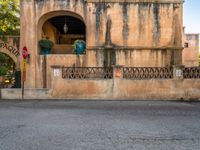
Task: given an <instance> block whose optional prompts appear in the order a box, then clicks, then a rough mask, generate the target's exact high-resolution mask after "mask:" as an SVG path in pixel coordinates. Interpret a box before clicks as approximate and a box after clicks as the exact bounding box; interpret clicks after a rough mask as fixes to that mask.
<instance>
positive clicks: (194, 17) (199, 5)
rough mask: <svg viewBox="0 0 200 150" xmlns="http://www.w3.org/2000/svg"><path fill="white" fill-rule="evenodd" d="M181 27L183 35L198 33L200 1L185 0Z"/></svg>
mask: <svg viewBox="0 0 200 150" xmlns="http://www.w3.org/2000/svg"><path fill="white" fill-rule="evenodd" d="M183 25H184V26H185V33H200V0H185V3H184V9H183Z"/></svg>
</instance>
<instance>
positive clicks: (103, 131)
mask: <svg viewBox="0 0 200 150" xmlns="http://www.w3.org/2000/svg"><path fill="white" fill-rule="evenodd" d="M132 149H134V150H200V103H195V102H193V103H184V102H159V101H142V102H141V101H140V102H139V101H133V102H120V101H118V102H114V101H85V102H83V101H26V102H20V101H13V102H6V101H0V150H132Z"/></svg>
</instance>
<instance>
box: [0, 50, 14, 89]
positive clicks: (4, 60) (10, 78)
mask: <svg viewBox="0 0 200 150" xmlns="http://www.w3.org/2000/svg"><path fill="white" fill-rule="evenodd" d="M15 71H16V62H15V61H14V60H13V59H12V58H11V57H10V56H9V55H7V54H5V53H2V52H0V87H1V88H8V87H9V88H10V87H14V84H15Z"/></svg>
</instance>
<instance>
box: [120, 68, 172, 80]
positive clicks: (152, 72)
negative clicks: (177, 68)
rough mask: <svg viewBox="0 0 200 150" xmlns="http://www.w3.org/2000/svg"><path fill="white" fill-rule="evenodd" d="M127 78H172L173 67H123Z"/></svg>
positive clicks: (124, 75) (124, 76)
mask: <svg viewBox="0 0 200 150" xmlns="http://www.w3.org/2000/svg"><path fill="white" fill-rule="evenodd" d="M123 78H125V79H171V78H173V68H172V67H126V68H123Z"/></svg>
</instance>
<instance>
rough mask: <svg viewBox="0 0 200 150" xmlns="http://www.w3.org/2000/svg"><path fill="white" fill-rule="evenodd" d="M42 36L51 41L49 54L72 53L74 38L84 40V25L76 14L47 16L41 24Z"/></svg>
mask: <svg viewBox="0 0 200 150" xmlns="http://www.w3.org/2000/svg"><path fill="white" fill-rule="evenodd" d="M41 30H42V33H41V34H42V35H41V36H42V38H47V39H49V40H50V41H52V42H53V47H52V50H51V52H50V53H51V54H74V52H73V44H74V42H75V41H76V40H83V41H85V42H86V26H85V23H84V22H83V20H82V19H80V17H76V15H68V14H67V13H65V15H63V14H61V15H57V16H53V17H50V18H48V19H47V20H46V21H44V23H43V25H42V26H41Z"/></svg>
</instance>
